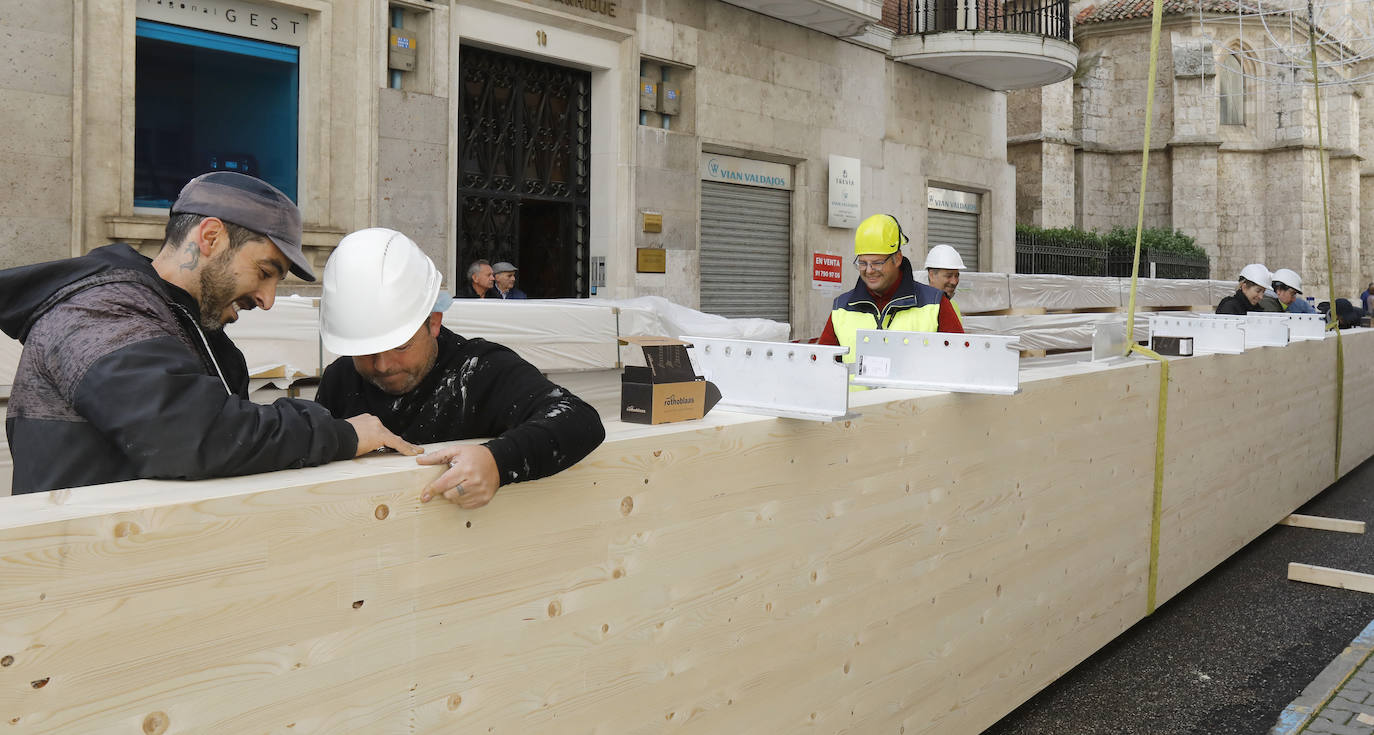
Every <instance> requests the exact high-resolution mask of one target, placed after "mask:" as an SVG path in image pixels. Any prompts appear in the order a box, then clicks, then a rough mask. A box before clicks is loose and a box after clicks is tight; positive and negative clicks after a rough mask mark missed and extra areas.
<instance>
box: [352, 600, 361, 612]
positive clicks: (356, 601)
mask: <svg viewBox="0 0 1374 735" xmlns="http://www.w3.org/2000/svg"><path fill="white" fill-rule="evenodd" d="M362 606H363V600H354V601H353V609H354V610H357V609H358V608H360V607H362Z"/></svg>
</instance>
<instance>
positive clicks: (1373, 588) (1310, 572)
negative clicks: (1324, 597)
mask: <svg viewBox="0 0 1374 735" xmlns="http://www.w3.org/2000/svg"><path fill="white" fill-rule="evenodd" d="M1288 578H1289V579H1290V580H1292V581H1294V582H1307V583H1308V584H1320V585H1323V586H1326V587H1339V588H1341V589H1343V590H1354V591H1355V592H1374V574H1363V573H1361V572H1349V571H1346V570H1344V569H1332V568H1330V567H1318V566H1313V565H1311V564H1300V563H1298V562H1289V563H1288Z"/></svg>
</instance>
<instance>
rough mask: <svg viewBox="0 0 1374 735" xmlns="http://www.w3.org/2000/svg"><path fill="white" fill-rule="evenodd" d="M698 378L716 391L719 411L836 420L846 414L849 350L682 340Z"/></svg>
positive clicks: (731, 341) (762, 343)
mask: <svg viewBox="0 0 1374 735" xmlns="http://www.w3.org/2000/svg"><path fill="white" fill-rule="evenodd" d="M682 341H683V342H689V343H691V345H692V347H693V349H691V350H689V351H688V352H689V354H690V355H691V357H692V360H693V361H694V362H696V364H697V367H698V368H699V369H700V372H701V375H702V376H704V377H705V378H706V379H707V380H709V381H711V382H712V383H715V385H716V387H717V388H719V389H720V403H717V404H716V409H717V410H722V411H737V412H740V413H754V414H762V415H764V416H780V417H782V418H791V419H806V420H808V421H840V420H844V419H851V418H855V417H857V416H858V414H853V413H850V412H849V369H848V368H847V367H846V366H845V365H844V363H842V362H840V361H839V360H840V359H841V358H842V357H844V355H845V353H847V352H849V348H847V347H832V346H829V345H812V344H797V343H792V342H755V341H752V340H745V339H719V338H715V337H688V336H685V335H684V336H683V337H682Z"/></svg>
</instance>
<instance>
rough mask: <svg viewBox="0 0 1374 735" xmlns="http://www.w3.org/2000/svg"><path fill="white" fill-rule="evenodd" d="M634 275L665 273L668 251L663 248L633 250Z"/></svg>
mask: <svg viewBox="0 0 1374 735" xmlns="http://www.w3.org/2000/svg"><path fill="white" fill-rule="evenodd" d="M635 272H636V273H667V272H668V251H666V250H664V249H663V248H635Z"/></svg>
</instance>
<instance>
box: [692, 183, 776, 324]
mask: <svg viewBox="0 0 1374 735" xmlns="http://www.w3.org/2000/svg"><path fill="white" fill-rule="evenodd" d="M791 232H792V192H790V191H786V190H783V189H763V188H758V187H752V186H738V185H735V184H723V183H720V182H718V181H703V182H701V310H702V311H704V312H707V313H708V314H719V315H721V316H726V317H731V318H738V317H758V318H762V319H773V320H775V321H780V322H786V321H789V320H790V318H791V317H790V314H791V299H790V290H791V282H792V281H791V261H792V237H791Z"/></svg>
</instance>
